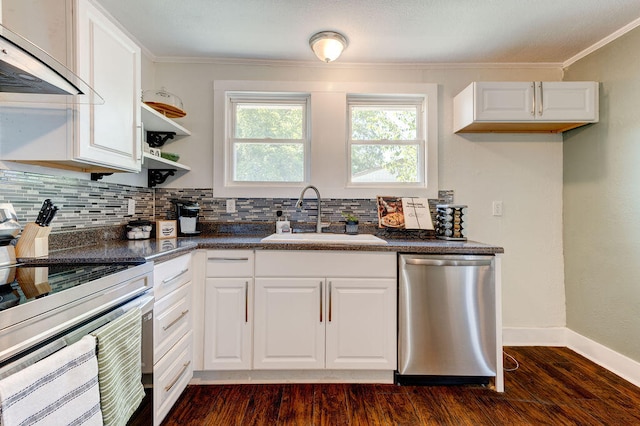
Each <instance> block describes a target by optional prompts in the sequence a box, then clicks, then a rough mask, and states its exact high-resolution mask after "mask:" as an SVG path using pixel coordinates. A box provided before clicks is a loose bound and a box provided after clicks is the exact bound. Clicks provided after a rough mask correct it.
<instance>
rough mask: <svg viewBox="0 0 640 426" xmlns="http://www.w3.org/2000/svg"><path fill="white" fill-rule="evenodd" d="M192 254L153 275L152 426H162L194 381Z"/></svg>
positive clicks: (163, 265)
mask: <svg viewBox="0 0 640 426" xmlns="http://www.w3.org/2000/svg"><path fill="white" fill-rule="evenodd" d="M192 275H193V274H192V269H191V254H187V255H183V256H179V257H177V258H174V259H171V260H168V261H166V262H162V263H159V264H157V265H156V266H155V267H154V271H153V291H154V297H155V304H154V308H153V316H154V318H153V349H154V350H153V424H154V425H159V424H160V423H161V422H162V420H163V419H164V417H165V416H166V415H167V413H168V412H169V410H171V407H173V404H174V403H175V402H176V400H177V399H178V397H179V396H180V394H181V393H182V391H183V390H184V389H185V388H186V387H187V384H189V381H190V380H191V378H192V377H193V332H192V328H193V321H192V316H193V312H192V295H191V293H192V284H191V281H192Z"/></svg>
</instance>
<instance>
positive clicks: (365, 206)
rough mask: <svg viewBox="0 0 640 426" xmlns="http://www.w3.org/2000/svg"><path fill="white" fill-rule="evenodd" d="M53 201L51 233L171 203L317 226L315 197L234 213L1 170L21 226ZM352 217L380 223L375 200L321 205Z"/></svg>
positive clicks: (235, 218)
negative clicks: (279, 214)
mask: <svg viewBox="0 0 640 426" xmlns="http://www.w3.org/2000/svg"><path fill="white" fill-rule="evenodd" d="M439 196H440V199H441V200H440V201H441V202H449V203H451V202H453V191H440V194H439ZM46 198H50V199H51V200H52V201H53V202H54V203H55V204H56V205H57V206H58V207H59V209H60V210H59V212H58V215H57V216H56V218H55V220H54V221H53V223H52V225H51V226H52V228H53V229H52V231H53V232H60V231H67V230H69V231H70V230H74V229H82V228H92V227H104V226H113V225H125V224H126V223H127V222H129V221H130V220H133V219H148V220H157V219H165V218H166V217H167V214H168V213H170V212H173V210H174V206H173V204H172V203H171V199H175V198H184V199H188V200H192V201H197V202H198V203H199V204H200V207H201V210H200V214H201V219H200V220H201V221H211V222H272V221H275V218H276V211H277V210H282V211H283V215H285V216H287V217H288V218H289V219H290V220H291V221H294V222H314V221H315V220H316V212H317V210H316V209H317V203H316V201H315V199H314V198H313V196H311V197H309V198H307V199H305V202H304V204H303V208H302V209H300V210H299V209H296V207H295V203H296V201H297V199H289V198H238V199H236V210H237V211H236V212H235V213H227V212H226V199H220V198H214V197H213V190H212V189H211V188H201V189H170V188H155V189H154V188H144V187H135V186H128V185H120V184H113V183H106V182H101V181H97V182H94V181H91V180H84V179H78V178H70V177H62V176H50V175H44V174H37V173H29V172H20V171H12V170H0V202H10V203H12V204H13V206H14V208H15V209H16V213H17V214H18V218H19V220H20V222H21V223H22V224H24V223H27V222H33V221H34V220H35V219H36V217H37V215H38V211H39V209H40V206H41V205H42V202H43V201H44V200H45V199H46ZM129 199H134V200H135V201H136V207H135V215H128V214H127V208H128V201H129ZM343 211H349V212H352V213H354V214H356V215H357V216H358V217H359V218H360V222H361V223H362V224H367V223H377V221H378V217H377V213H376V201H375V199H328V198H323V199H322V220H323V221H324V222H329V221H331V222H339V221H341V220H343V218H342V216H341V213H342V212H343Z"/></svg>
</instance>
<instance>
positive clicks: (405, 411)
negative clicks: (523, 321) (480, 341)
mask: <svg viewBox="0 0 640 426" xmlns="http://www.w3.org/2000/svg"><path fill="white" fill-rule="evenodd" d="M505 350H506V352H507V353H509V354H511V355H513V356H514V357H515V358H516V359H517V360H518V361H519V363H520V368H519V369H518V370H516V371H512V372H505V392H504V393H497V392H494V391H492V390H490V389H487V388H484V387H481V386H395V385H365V384H282V385H216V386H189V387H188V388H187V389H186V390H185V392H184V393H183V394H182V396H181V397H180V399H179V400H178V402H177V403H176V405H175V406H174V408H173V409H172V411H171V412H170V413H169V415H168V416H167V418H166V419H165V421H164V422H163V426H173V425H215V426H218V425H225V426H226V425H243V426H244V425H303V426H307V425H332V426H333V425H340V426H341V425H354V426H356V425H358V426H359V425H363V426H364V425H366V426H369V425H371V426H375V425H385V426H386V425H474V426H475V425H581V426H584V425H640V388H638V387H635V386H633V385H632V384H630V383H629V382H627V381H625V380H623V379H621V378H620V377H618V376H616V375H615V374H613V373H611V372H609V371H607V370H605V369H604V368H601V367H600V366H598V365H596V364H594V363H592V362H590V361H589V360H587V359H585V358H584V357H582V356H580V355H578V354H576V353H575V352H573V351H571V350H569V349H566V348H548V347H511V348H506V349H505ZM505 366H506V367H507V368H509V367H510V366H511V363H510V361H509V360H508V359H507V360H505Z"/></svg>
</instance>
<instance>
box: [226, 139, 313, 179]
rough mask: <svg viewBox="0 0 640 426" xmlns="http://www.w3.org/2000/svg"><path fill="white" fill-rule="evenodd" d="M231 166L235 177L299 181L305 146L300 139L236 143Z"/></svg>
mask: <svg viewBox="0 0 640 426" xmlns="http://www.w3.org/2000/svg"><path fill="white" fill-rule="evenodd" d="M234 166H235V167H234V173H233V174H234V176H233V180H234V181H239V182H302V181H304V148H303V145H302V144H299V143H298V144H281V143H236V144H235V145H234Z"/></svg>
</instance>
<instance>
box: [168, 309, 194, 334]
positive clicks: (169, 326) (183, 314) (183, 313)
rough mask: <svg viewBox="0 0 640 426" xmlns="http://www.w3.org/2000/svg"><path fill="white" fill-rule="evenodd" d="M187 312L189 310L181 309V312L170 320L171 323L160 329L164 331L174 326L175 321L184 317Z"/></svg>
mask: <svg viewBox="0 0 640 426" xmlns="http://www.w3.org/2000/svg"><path fill="white" fill-rule="evenodd" d="M188 313H189V310H188V309H187V310H186V311H182V313H181V314H180V316H179V317H178V318H176V319H174V320H173V321H171V324H169V325H167V326H164V327H162V329H163V330H164V331H167V330H168V329H170V328H171V327H173V326H174V324H175V323H177V322H178V321H180V320H181V319H182V318H184V316H185V315H187V314H188Z"/></svg>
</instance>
